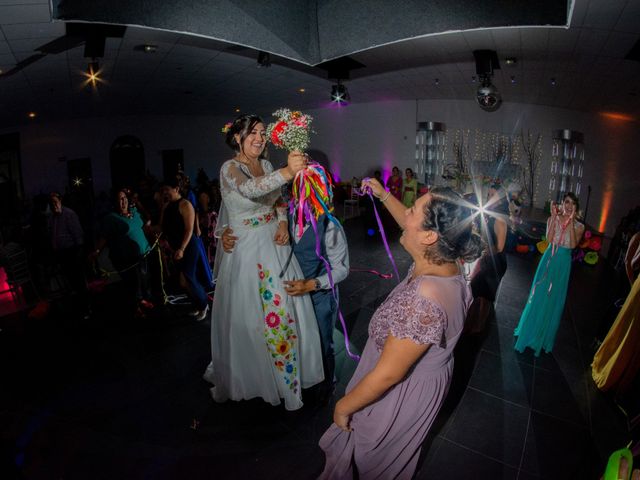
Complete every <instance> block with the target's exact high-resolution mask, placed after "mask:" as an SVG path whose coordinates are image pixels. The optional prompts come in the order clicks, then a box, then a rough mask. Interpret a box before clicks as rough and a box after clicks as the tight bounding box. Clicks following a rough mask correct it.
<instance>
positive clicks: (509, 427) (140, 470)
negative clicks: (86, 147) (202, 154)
mask: <svg viewBox="0 0 640 480" xmlns="http://www.w3.org/2000/svg"><path fill="white" fill-rule="evenodd" d="M346 230H347V235H348V239H349V246H350V252H351V263H352V267H354V268H360V269H375V270H378V271H382V272H388V271H390V267H389V264H388V259H387V256H386V254H385V252H384V249H383V247H382V243H381V242H380V240H379V239H377V238H373V237H369V236H368V235H367V234H366V231H365V228H364V227H363V226H362V224H361V221H360V219H353V220H349V221H348V222H347V225H346ZM390 236H391V240H392V249H393V252H394V255H395V258H396V260H397V263H398V268H399V270H400V273H401V275H402V274H404V273H406V271H407V269H408V267H409V258H408V256H407V255H406V254H405V253H404V252H403V251H402V249H401V247H400V246H399V245H398V244H397V235H394V234H391V235H390ZM536 261H537V257H536V256H533V255H532V256H530V257H529V256H517V255H509V257H508V262H509V268H508V271H507V274H506V276H505V278H504V280H503V282H502V286H501V288H500V291H499V294H498V299H497V302H496V308H495V317H494V318H493V319H492V320H491V321H490V322H489V324H488V326H487V330H486V332H485V333H484V334H483V335H479V336H475V337H464V338H463V339H462V340H461V342H460V344H459V346H458V348H457V352H456V368H455V373H454V380H453V384H452V387H451V391H450V394H449V397H448V399H447V402H446V404H445V406H444V407H443V409H442V411H441V413H440V415H439V417H438V419H437V421H436V425H435V426H434V428H433V429H432V431H431V433H430V435H429V437H428V438H427V440H426V442H425V445H424V449H423V455H422V459H421V462H420V467H419V470H418V471H417V473H416V478H418V479H428V478H441V479H469V478H474V479H475V478H477V479H534V478H549V479H558V478H563V479H573V478H580V479H587V478H598V474H597V472H598V471H599V470H601V469H603V467H604V465H605V462H606V455H608V453H610V452H611V451H612V450H614V449H617V448H620V447H622V446H624V445H626V443H627V442H628V437H629V434H628V431H627V424H626V420H625V418H624V416H623V415H621V414H620V412H619V410H618V409H617V408H616V407H615V405H614V404H613V402H612V401H611V400H610V399H609V398H608V397H605V396H604V395H603V394H601V393H599V392H598V391H597V390H596V389H595V387H594V385H593V382H592V381H591V379H590V371H589V368H588V365H589V363H590V361H591V358H592V355H593V348H594V347H593V339H594V334H595V332H596V329H597V328H598V322H599V321H600V319H601V317H602V313H603V312H604V310H605V308H606V306H605V305H604V304H603V303H604V300H603V298H602V295H599V291H601V290H600V289H601V288H602V284H603V278H604V275H603V274H602V272H603V268H602V267H595V268H593V267H587V266H580V265H578V266H576V267H575V268H574V272H573V276H572V280H571V286H570V291H569V297H568V302H567V308H566V310H565V317H564V319H563V321H562V324H561V326H560V330H559V332H558V339H557V342H556V346H555V348H554V351H553V354H551V355H545V354H542V355H541V357H540V358H535V357H534V356H533V355H531V354H530V353H529V352H528V353H526V354H518V353H516V352H514V350H513V336H512V335H513V328H514V327H515V325H516V323H517V321H518V318H519V314H520V311H521V309H522V307H523V305H524V303H525V301H526V297H527V294H528V289H529V286H530V282H531V279H532V276H533V273H534V270H535V266H536ZM394 285H395V282H394V280H384V279H381V278H379V277H377V276H375V275H374V274H371V273H362V272H354V273H352V274H351V276H350V277H349V279H348V280H347V281H345V282H344V283H343V284H341V287H340V288H341V291H340V293H341V300H342V310H343V312H344V314H345V317H346V320H347V324H348V327H349V329H350V336H351V341H352V343H353V345H354V348H355V349H356V350H360V349H362V348H363V346H364V344H365V342H366V339H367V326H368V322H369V319H370V317H371V315H372V313H373V312H374V310H375V309H376V307H377V306H378V305H379V304H380V303H381V302H382V301H383V300H384V298H385V297H386V295H387V294H388V292H389V291H390V290H391V288H393V286H394ZM120 305H121V302H118V299H117V285H112V286H110V287H109V288H107V289H106V290H105V291H104V292H103V293H101V294H99V295H98V296H96V298H95V299H94V305H93V315H92V318H90V319H89V320H81V317H80V316H77V317H76V316H75V315H74V314H69V313H67V312H68V311H71V310H73V308H72V307H73V305H69V304H66V305H65V303H64V302H63V301H58V302H57V303H56V304H54V305H52V308H51V311H50V314H49V316H48V317H47V318H46V319H40V320H38V319H28V318H27V317H26V315H22V316H21V317H18V318H13V319H11V321H7V319H6V318H2V319H0V323H2V326H3V328H2V330H1V331H0V374H1V377H0V378H1V385H2V387H1V389H2V390H1V394H0V425H2V428H1V430H0V448H1V450H0V454H1V457H0V468H1V469H2V470H1V471H0V478H3V479H11V478H28V479H31V478H34V479H40V478H46V479H49V478H51V479H61V478H64V479H92V480H98V479H143V478H144V479H189V480H196V479H213V478H215V479H225V478H234V479H250V478H260V479H264V480H267V479H281V478H290V479H312V478H315V477H317V475H318V474H319V473H320V472H321V470H322V466H323V462H324V458H323V454H322V451H321V450H320V449H319V447H318V446H317V444H318V439H319V438H320V436H321V435H322V433H323V432H324V430H325V429H326V428H327V427H328V425H329V424H330V422H331V417H332V409H333V404H334V402H335V399H337V398H339V397H340V395H342V394H343V393H344V388H345V386H346V384H347V382H348V381H349V378H350V376H351V374H352V373H353V370H354V368H355V364H354V363H353V361H352V360H350V359H349V358H347V357H346V356H345V354H344V345H342V347H341V348H339V350H340V351H339V354H338V359H337V364H338V372H337V373H338V376H339V383H338V387H337V391H336V396H335V398H334V400H333V401H332V402H331V403H330V404H329V405H326V406H313V405H305V407H304V408H303V409H301V410H300V411H297V412H287V411H285V410H284V408H283V407H281V406H280V407H272V406H270V405H267V404H265V403H263V402H262V401H260V400H251V401H245V402H227V403H225V404H215V403H214V402H213V401H212V400H211V397H210V395H209V390H208V387H209V385H208V384H207V383H206V382H205V381H204V380H202V378H201V375H202V373H203V372H204V369H205V367H206V366H207V363H208V362H209V358H210V343H209V327H210V324H209V321H208V320H207V321H204V322H201V323H196V322H195V321H194V320H193V319H192V318H190V317H188V316H186V315H185V313H186V311H185V307H178V306H170V307H167V308H158V309H157V311H156V312H155V313H154V314H153V315H151V316H150V317H149V318H146V319H136V320H134V319H132V318H130V316H127V315H126V314H125V313H124V312H122V311H120V310H119V308H120ZM336 336H337V337H339V334H338V333H337V334H336Z"/></svg>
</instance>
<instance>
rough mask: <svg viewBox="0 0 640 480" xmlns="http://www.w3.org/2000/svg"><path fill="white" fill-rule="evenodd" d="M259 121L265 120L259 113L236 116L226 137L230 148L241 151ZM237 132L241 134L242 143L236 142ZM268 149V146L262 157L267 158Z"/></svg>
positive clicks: (237, 151)
mask: <svg viewBox="0 0 640 480" xmlns="http://www.w3.org/2000/svg"><path fill="white" fill-rule="evenodd" d="M259 123H264V122H263V121H262V118H260V117H259V116H258V115H247V114H244V115H240V116H239V117H238V118H236V119H235V120H234V121H233V124H232V125H231V127H230V128H229V130H227V136H226V137H225V142H226V143H227V145H229V148H231V150H233V151H234V152H236V153H240V152H241V151H242V144H243V143H244V140H245V139H246V138H247V137H248V136H249V134H250V133H251V130H253V127H255V126H256V125H257V124H259ZM236 134H240V143H238V142H236V137H235V136H236ZM266 151H267V149H266V148H265V149H264V150H263V151H262V155H260V157H261V158H265V154H266Z"/></svg>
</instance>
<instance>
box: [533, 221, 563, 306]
mask: <svg viewBox="0 0 640 480" xmlns="http://www.w3.org/2000/svg"><path fill="white" fill-rule="evenodd" d="M569 222H571V218H569V220H567V221H566V222H565V223H564V225H562V228H561V229H560V237H559V240H558V241H559V242H561V241H562V237H563V236H564V231H565V230H566V229H567V226H568V225H569ZM554 236H555V232H554ZM558 248H560V247H559V245H556V244H555V243H553V239H551V255H549V258H548V259H547V263H546V265H545V266H544V273H543V274H542V277H540V280H538V281H537V282H536V283H534V284H533V288H532V289H531V295H529V300H528V301H527V303H531V300H532V299H533V296H534V295H535V294H536V288H537V287H538V285H540V284H541V283H542V282H543V281H544V279H545V278H547V274H548V273H549V264H550V263H551V259H552V258H553V257H554V255H555V254H556V253H557V251H558ZM552 288H553V280H552V281H550V282H549V288H548V289H547V295H551V289H552Z"/></svg>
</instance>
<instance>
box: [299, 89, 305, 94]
mask: <svg viewBox="0 0 640 480" xmlns="http://www.w3.org/2000/svg"><path fill="white" fill-rule="evenodd" d="M298 91H299V92H300V93H304V92H306V90H305V89H304V88H299V89H298Z"/></svg>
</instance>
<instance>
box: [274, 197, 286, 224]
mask: <svg viewBox="0 0 640 480" xmlns="http://www.w3.org/2000/svg"><path fill="white" fill-rule="evenodd" d="M275 207H276V214H277V216H278V221H279V222H282V221H284V222H288V221H289V217H288V216H287V204H286V202H285V201H284V200H283V199H282V197H278V200H276V205H275Z"/></svg>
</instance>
